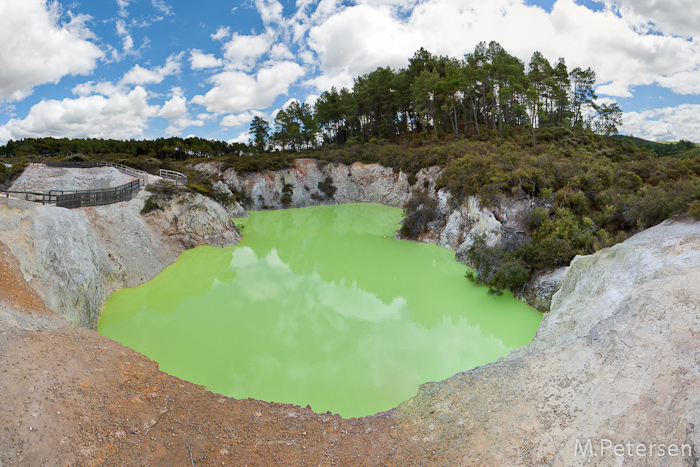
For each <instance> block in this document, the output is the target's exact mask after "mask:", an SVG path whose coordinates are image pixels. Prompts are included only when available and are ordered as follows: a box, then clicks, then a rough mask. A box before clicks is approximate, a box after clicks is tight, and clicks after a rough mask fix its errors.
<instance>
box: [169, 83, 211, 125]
mask: <svg viewBox="0 0 700 467" xmlns="http://www.w3.org/2000/svg"><path fill="white" fill-rule="evenodd" d="M170 94H171V97H170V99H169V100H168V101H166V102H165V104H163V106H162V107H161V108H160V111H159V112H158V116H159V117H161V118H164V119H166V120H168V121H169V122H170V125H169V126H168V127H167V128H166V129H165V132H166V133H167V134H170V135H180V134H181V133H182V131H183V130H185V129H186V128H189V127H192V126H197V127H201V126H204V121H203V120H202V119H199V118H197V119H193V118H192V117H191V116H190V114H189V112H188V111H187V98H186V97H185V96H184V91H183V89H182V88H180V87H174V88H172V89H171V90H170Z"/></svg>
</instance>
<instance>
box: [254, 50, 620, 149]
mask: <svg viewBox="0 0 700 467" xmlns="http://www.w3.org/2000/svg"><path fill="white" fill-rule="evenodd" d="M595 82H596V77H595V72H594V71H593V70H591V69H590V68H587V69H585V70H584V69H582V68H580V67H577V68H574V69H573V70H571V71H569V70H568V68H567V66H566V63H565V61H564V59H563V58H560V59H559V60H557V61H556V62H555V63H554V64H551V63H550V62H549V61H548V60H547V59H546V58H545V57H544V56H543V55H542V53H540V52H535V53H534V54H533V55H532V58H531V59H530V62H529V63H528V65H527V67H526V66H525V64H524V63H523V62H522V61H521V60H520V59H518V58H517V57H515V56H513V55H511V54H509V53H508V52H506V50H505V49H503V47H501V45H500V44H498V43H497V42H491V43H489V44H488V45H487V44H486V43H485V42H481V43H479V44H478V45H477V46H476V47H475V49H474V52H472V53H469V54H466V55H465V56H464V58H462V59H457V58H452V57H447V56H437V55H433V54H431V53H430V52H428V51H427V50H425V49H423V48H421V49H420V50H419V51H417V52H416V53H415V54H414V55H413V57H411V58H410V59H409V64H408V67H406V68H402V69H399V70H393V69H391V68H389V67H386V68H377V69H376V70H375V71H372V72H370V73H367V74H365V75H362V76H359V77H357V78H356V79H355V82H354V85H353V87H352V89H347V88H342V89H341V90H340V91H338V90H337V89H336V88H332V89H331V90H330V91H325V92H324V93H322V94H321V95H320V96H319V97H318V98H317V99H316V102H315V103H314V104H313V105H311V104H308V103H300V102H298V101H293V102H292V103H291V104H290V105H289V106H287V108H285V109H282V110H280V111H279V112H278V113H277V115H276V116H275V119H274V122H272V123H270V122H267V121H266V120H264V119H263V118H261V117H255V118H254V120H253V122H252V124H251V126H250V135H251V143H250V145H251V148H252V149H253V150H255V151H257V152H263V151H266V150H270V149H272V148H281V149H285V150H296V151H301V150H303V149H307V148H310V147H315V146H318V145H323V144H336V145H341V144H344V143H346V142H348V141H358V140H364V141H370V140H372V139H373V138H376V139H381V138H384V139H392V138H394V137H396V136H400V135H405V134H410V133H422V134H424V135H425V138H427V139H429V140H430V139H437V138H438V137H439V136H440V135H443V134H448V133H451V134H454V135H455V136H460V135H464V134H468V133H473V134H475V135H477V136H481V135H482V134H483V133H486V132H491V133H492V134H495V135H497V136H499V137H506V136H508V135H509V134H510V132H511V130H512V129H513V128H515V127H520V128H521V129H523V130H526V129H527V130H528V131H531V135H532V144H533V145H535V144H536V139H535V129H536V128H544V127H552V126H558V127H566V128H570V129H572V130H576V129H580V130H583V129H591V130H593V131H595V132H596V133H598V134H603V135H608V136H609V135H611V134H615V133H617V132H618V130H617V126H618V125H620V124H621V121H622V111H621V110H620V108H619V107H618V105H617V104H616V103H612V104H600V105H599V104H597V103H596V102H595V101H596V99H597V96H596V93H595V91H594V87H595Z"/></svg>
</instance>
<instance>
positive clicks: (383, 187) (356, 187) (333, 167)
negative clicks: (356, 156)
mask: <svg viewBox="0 0 700 467" xmlns="http://www.w3.org/2000/svg"><path fill="white" fill-rule="evenodd" d="M195 169H197V170H201V171H203V172H206V173H209V174H216V175H217V176H219V177H220V178H221V179H222V180H223V181H224V182H225V183H226V184H228V185H229V186H230V187H232V188H233V189H235V190H237V191H239V192H245V193H246V194H247V195H248V196H249V197H250V200H251V203H252V205H251V206H250V209H253V210H260V209H281V208H288V207H289V208H291V207H304V206H317V205H320V204H342V203H379V204H384V205H386V206H394V207H402V206H403V205H404V204H405V203H406V201H407V200H408V198H409V196H410V195H411V190H412V189H414V188H417V187H424V186H434V184H435V180H436V179H437V177H438V175H439V174H440V172H441V169H440V168H439V167H430V168H428V169H422V170H421V171H420V172H418V174H417V175H416V181H415V182H414V184H413V185H410V184H409V183H408V176H407V175H406V174H405V173H403V172H399V173H395V172H394V171H393V170H392V169H389V168H386V167H382V166H381V165H379V164H363V163H361V162H356V163H354V164H352V165H349V166H348V165H345V164H338V163H329V164H322V163H320V162H319V161H317V160H315V159H297V160H296V161H294V166H293V167H290V168H288V169H283V170H279V171H275V172H261V173H258V172H256V173H251V174H245V175H243V174H238V173H236V171H235V170H233V169H228V170H224V171H222V165H221V164H220V163H216V162H214V163H203V164H197V165H196V166H195ZM326 178H329V179H330V184H331V185H332V186H333V188H334V189H335V190H333V188H331V189H330V190H329V189H325V190H324V182H325V181H326ZM285 185H288V187H287V191H286V192H285ZM285 194H288V195H289V198H284V195H285Z"/></svg>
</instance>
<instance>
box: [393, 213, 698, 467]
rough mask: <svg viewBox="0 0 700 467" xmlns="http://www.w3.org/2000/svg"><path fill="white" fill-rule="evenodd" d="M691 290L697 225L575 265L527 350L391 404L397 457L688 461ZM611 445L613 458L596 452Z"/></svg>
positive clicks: (692, 417) (661, 230)
mask: <svg viewBox="0 0 700 467" xmlns="http://www.w3.org/2000/svg"><path fill="white" fill-rule="evenodd" d="M699 284H700V223H697V222H692V221H688V220H679V221H675V222H669V221H667V222H664V223H663V224H661V225H659V226H657V227H654V228H651V229H649V230H647V231H645V232H642V233H640V234H637V235H636V236H634V237H632V238H630V239H629V240H627V241H625V242H623V243H621V244H619V245H616V246H614V247H612V248H608V249H605V250H602V251H600V252H598V253H596V254H595V255H592V256H586V257H578V258H576V259H575V260H574V261H573V262H572V264H571V266H570V267H569V269H568V271H567V272H566V275H565V279H564V282H563V286H562V287H561V289H560V290H559V291H558V292H557V294H556V295H555V297H554V300H553V302H552V310H551V312H550V313H549V314H548V315H547V316H546V317H545V319H544V320H543V322H542V324H541V326H540V329H539V331H538V332H537V335H536V336H535V339H534V340H533V342H532V344H530V345H529V346H527V347H524V348H523V349H521V350H519V351H516V352H513V353H511V354H510V355H509V356H508V357H506V358H504V359H502V360H500V361H498V362H496V363H492V364H490V365H486V366H484V367H480V368H475V369H473V370H470V371H467V372H464V373H461V374H458V375H455V376H454V377H452V378H449V379H447V380H445V381H443V382H439V383H430V384H426V385H424V386H423V387H421V389H420V391H419V393H418V395H417V396H416V397H415V398H414V399H412V400H410V401H408V402H406V403H405V404H402V405H401V406H399V408H398V409H397V412H398V413H399V414H400V417H401V418H402V420H403V422H402V424H401V425H402V427H403V428H404V429H405V431H404V432H403V435H404V436H407V437H411V438H412V439H413V440H414V446H412V447H411V448H409V450H408V452H406V453H403V455H409V456H410V455H420V453H426V452H439V453H441V456H442V457H441V459H443V460H444V459H449V460H451V462H448V463H459V464H461V465H555V466H575V465H603V466H608V465H610V466H612V465H621V462H622V461H623V460H624V461H625V462H629V463H630V464H631V465H695V464H696V463H697V462H698V458H699V453H700V405H699V404H698V402H700V391H699V390H698V388H699V387H700V370H699V369H698V358H699V357H698V355H699V354H698V344H697V343H698V340H697V339H698V335H700V319H699V317H700V309H699V308H698V306H699V304H700V285H699ZM588 440H590V441H591V446H592V449H591V450H589V451H586V452H585V453H584V452H583V447H584V446H586V444H587V442H588ZM577 443H579V444H578V446H579V449H578V451H577ZM609 443H611V444H609ZM627 443H629V444H630V445H631V446H632V448H631V449H632V452H631V453H628V448H627ZM616 444H622V445H624V447H623V448H622V449H623V452H624V454H622V455H620V454H619V453H618V454H617V455H616V454H615V453H613V451H612V449H611V448H610V447H608V449H607V450H601V446H610V445H612V446H614V445H616ZM652 444H653V445H654V446H655V447H656V448H655V449H656V451H655V452H653V453H650V452H649V449H650V446H651V445H652ZM660 444H663V445H664V446H665V448H664V450H665V454H660V452H659V445H660ZM671 444H675V445H676V446H678V448H682V446H683V445H686V449H685V455H682V454H680V451H678V452H676V456H673V455H671V454H669V451H668V447H669V445H671ZM638 445H640V446H642V447H641V448H640V451H637V446H638ZM639 452H646V454H641V455H640V454H639ZM438 463H439V462H427V463H426V464H438Z"/></svg>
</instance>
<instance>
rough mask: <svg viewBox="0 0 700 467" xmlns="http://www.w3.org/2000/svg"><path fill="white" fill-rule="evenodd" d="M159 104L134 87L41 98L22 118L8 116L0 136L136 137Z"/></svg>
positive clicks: (16, 137) (142, 90) (155, 112)
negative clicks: (154, 104) (151, 101)
mask: <svg viewBox="0 0 700 467" xmlns="http://www.w3.org/2000/svg"><path fill="white" fill-rule="evenodd" d="M158 111H159V106H157V105H156V106H152V105H150V104H149V103H148V93H147V92H146V90H145V89H144V88H143V87H141V86H137V87H135V88H134V89H132V90H130V91H128V92H117V93H115V94H112V95H110V96H102V95H89V96H80V97H78V98H76V99H63V100H61V101H59V100H53V99H50V100H44V101H41V102H39V103H38V104H35V105H34V106H32V108H31V109H30V110H29V114H28V115H27V116H26V117H25V118H24V119H21V120H19V119H14V118H13V119H11V120H10V121H9V122H7V123H6V124H5V125H3V126H2V127H0V139H4V140H7V139H8V138H12V139H20V138H39V137H46V136H55V137H67V138H115V139H128V138H134V137H139V136H142V135H143V134H144V132H145V131H146V130H147V129H148V121H149V119H150V118H152V117H154V116H156V115H157V113H158Z"/></svg>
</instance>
